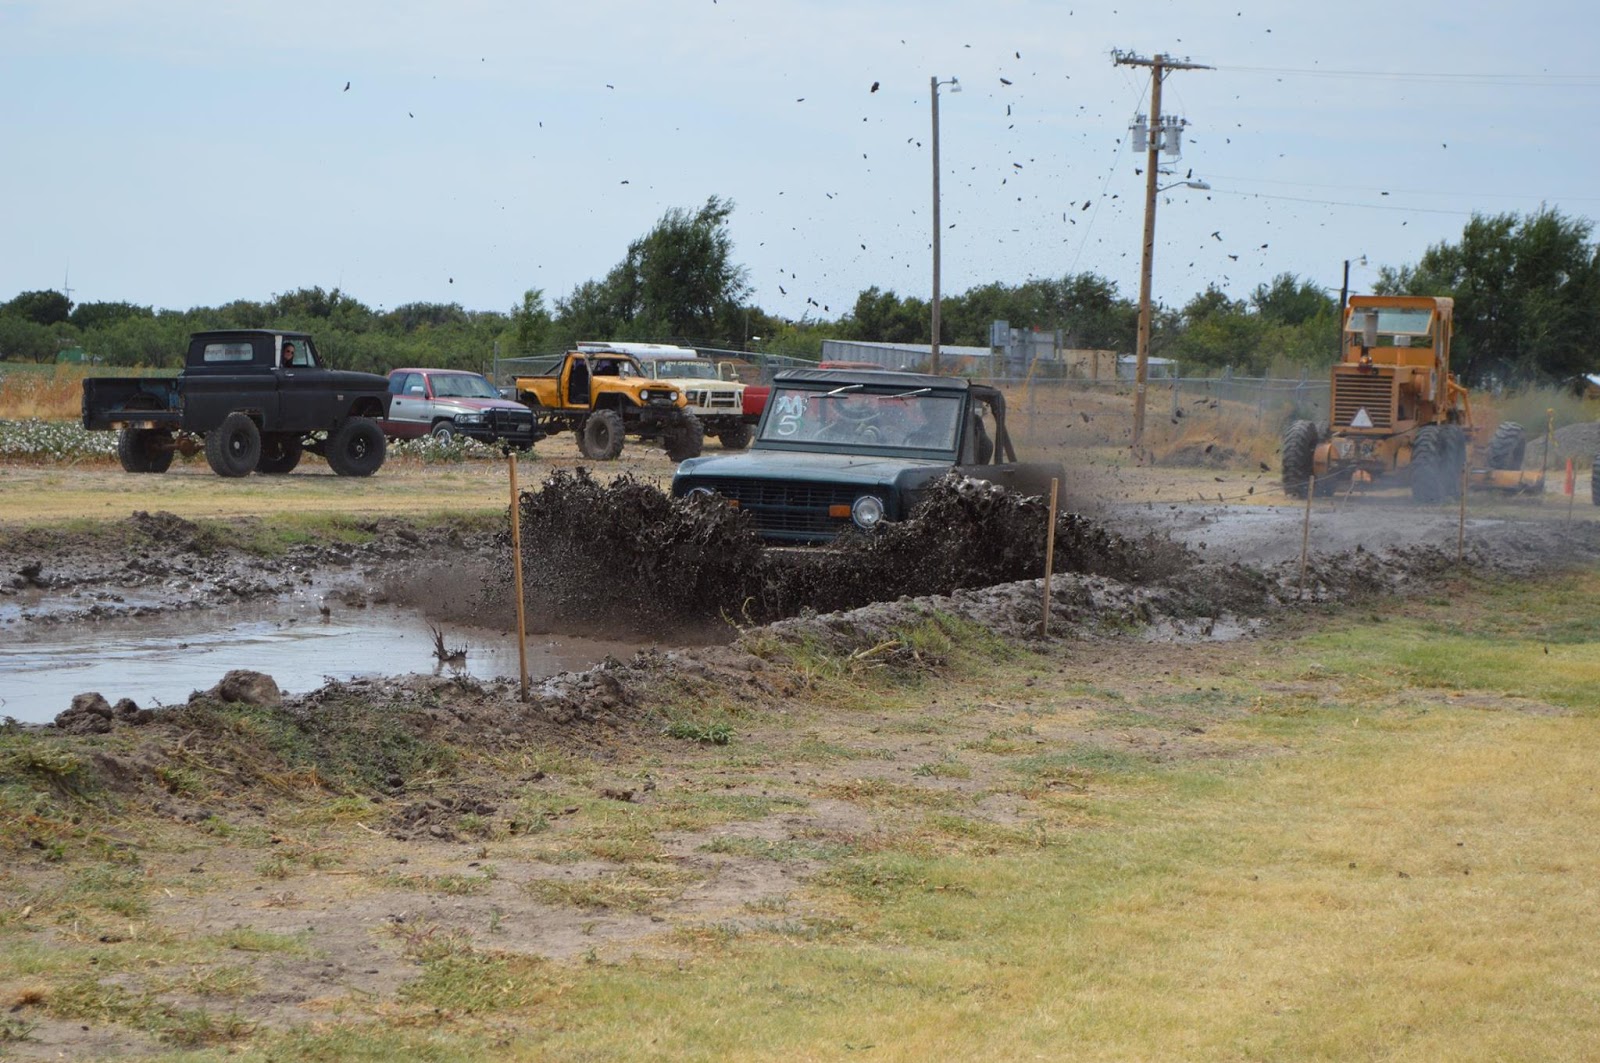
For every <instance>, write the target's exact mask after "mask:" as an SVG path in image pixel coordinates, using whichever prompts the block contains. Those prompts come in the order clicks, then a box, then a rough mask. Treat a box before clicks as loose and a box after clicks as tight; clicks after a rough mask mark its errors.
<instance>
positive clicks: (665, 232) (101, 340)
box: [0, 196, 1600, 385]
mask: <svg viewBox="0 0 1600 1063" xmlns="http://www.w3.org/2000/svg"><path fill="white" fill-rule="evenodd" d="M733 209H734V204H733V202H732V201H731V200H726V199H722V198H719V197H716V196H713V197H711V198H709V199H707V200H706V202H705V203H704V204H702V205H701V206H700V207H698V208H696V209H693V210H684V209H673V210H669V211H668V212H667V213H666V214H665V215H663V216H662V218H661V219H660V221H658V222H657V223H656V225H655V226H654V227H653V228H652V229H651V230H650V231H649V232H648V233H646V234H644V235H643V236H641V237H639V238H638V239H637V240H634V241H633V242H632V243H630V244H629V245H628V248H627V251H626V254H625V255H624V256H623V258H622V260H621V261H620V262H618V263H617V265H616V266H614V267H613V268H612V269H611V270H610V271H609V272H608V273H607V274H606V275H605V276H604V277H601V278H597V279H594V280H589V281H585V282H583V283H581V284H579V285H577V286H576V287H575V288H574V289H573V290H572V292H571V293H569V294H568V295H567V296H566V297H564V298H558V299H556V300H555V302H554V304H553V305H547V304H546V301H545V293H544V292H543V291H541V290H539V289H536V288H534V289H529V290H528V291H526V292H525V293H524V294H523V297H522V300H521V301H520V302H519V303H518V304H517V305H516V306H513V307H511V308H509V309H508V310H506V311H503V312H502V311H485V310H467V309H464V308H463V307H462V306H461V305H460V304H459V303H427V302H418V303H407V304H406V305H404V306H399V307H395V308H394V309H392V310H381V309H380V310H374V309H373V308H371V307H369V306H367V305H366V304H364V303H362V302H361V301H360V300H359V299H356V298H355V297H353V296H351V295H349V294H348V293H345V292H342V291H340V290H339V289H337V288H335V289H333V290H332V291H324V290H323V289H322V288H320V287H313V288H302V289H300V290H297V291H293V292H288V293H285V294H282V295H275V296H273V297H272V298H271V299H269V300H266V301H260V302H258V301H252V300H243V299H241V300H236V301H234V302H231V303H227V304H225V305H222V306H217V307H196V308H193V309H190V310H157V309H154V308H152V307H148V306H139V305H135V304H132V303H127V302H93V303H78V304H74V303H72V302H71V301H70V300H69V299H68V298H67V296H66V295H65V294H63V293H61V292H57V291H50V290H45V291H30V292H23V293H21V294H19V295H17V296H16V297H15V298H13V299H11V300H10V301H9V302H5V303H0V360H11V361H33V362H46V361H54V360H55V359H56V358H57V355H58V353H59V352H60V351H61V350H63V349H65V348H67V347H73V346H77V347H82V348H83V349H84V350H86V351H87V352H88V353H89V354H90V355H91V356H92V357H93V358H94V359H95V360H96V361H98V362H100V363H102V364H107V365H128V366H135V365H143V366H153V367H172V366H176V365H178V364H180V363H181V361H182V358H183V352H184V350H185V349H186V340H187V337H188V334H189V333H190V332H195V331H201V330H205V329H220V328H284V329H293V330H303V331H306V332H310V333H312V334H313V335H315V336H316V338H317V343H318V346H319V347H320V348H321V349H322V350H323V352H324V353H325V354H326V355H327V356H328V357H329V358H330V359H331V360H332V361H333V362H334V363H335V364H337V365H339V366H341V367H344V368H350V369H364V370H369V371H373V372H385V371H387V370H389V369H391V368H394V367H395V366H399V365H432V366H440V367H445V368H471V369H483V368H485V367H487V365H488V363H489V361H490V358H491V356H492V354H493V353H494V352H495V351H498V352H499V353H500V354H501V355H502V356H503V357H510V356H515V355H525V354H538V353H547V352H553V351H559V350H563V349H565V348H567V347H568V346H570V345H572V344H573V343H575V342H577V341H578V340H586V339H616V340H661V341H671V342H679V343H685V344H688V345H692V346H698V347H716V348H721V349H742V348H749V347H752V346H754V347H758V348H759V349H760V350H763V351H766V352H769V353H778V354H788V355H794V356H799V357H809V358H815V357H817V355H818V353H819V352H820V350H821V346H822V341H823V340H824V339H829V338H835V339H854V340H870V341H879V342H890V343H927V342H928V341H929V339H930V338H931V337H930V331H929V325H930V318H931V315H930V313H929V307H928V303H927V301H926V300H923V299H919V298H916V297H914V296H900V295H898V294H896V293H895V292H894V291H893V290H892V289H890V290H885V289H880V288H878V287H877V286H873V287H870V288H868V289H866V290H865V291H863V292H861V293H860V294H859V295H858V296H857V297H856V300H855V304H854V305H853V306H852V307H851V308H850V309H849V310H848V311H847V312H845V313H843V314H841V315H840V316H839V317H837V318H833V319H829V318H824V317H815V318H814V317H810V316H807V317H805V318H803V319H800V320H792V319H786V318H783V317H780V316H778V315H775V314H771V313H768V312H767V311H765V310H763V309H762V308H760V307H759V306H756V305H754V303H753V301H752V298H751V296H752V289H751V287H750V284H749V278H748V272H747V271H746V269H745V268H744V267H743V266H741V265H739V264H737V263H736V262H735V260H734V250H733V244H732V240H731V238H730V236H729V232H728V222H729V218H730V216H731V215H732V212H733ZM1592 228H1593V227H1592V223H1591V222H1589V221H1588V220H1586V219H1579V218H1571V217H1567V216H1565V215H1563V214H1561V213H1560V212H1559V211H1557V210H1554V209H1548V208H1544V209H1540V210H1539V211H1537V212H1535V213H1533V214H1529V215H1525V216H1519V215H1515V214H1503V215H1495V216H1489V215H1474V216H1473V218H1472V220H1471V221H1470V222H1469V223H1468V224H1467V226H1466V227H1465V229H1464V231H1463V233H1462V237H1461V239H1460V241H1458V242H1451V241H1444V242H1441V243H1439V244H1437V245H1435V246H1433V247H1430V248H1429V249H1428V250H1427V252H1426V253H1425V254H1424V255H1423V256H1422V259H1421V260H1420V261H1419V262H1417V263H1416V264H1414V265H1408V266H1401V267H1385V268H1383V269H1382V270H1381V271H1380V274H1379V281H1378V284H1377V285H1376V291H1378V292H1379V293H1383V294H1414V295H1447V296H1451V297H1453V298H1454V299H1455V321H1456V326H1455V328H1456V333H1455V342H1454V359H1453V361H1454V368H1455V369H1456V371H1457V372H1458V373H1459V374H1460V375H1462V376H1463V377H1464V379H1465V380H1466V382H1467V383H1468V384H1476V385H1485V384H1514V383H1520V382H1543V383H1550V382H1560V381H1566V380H1570V379H1571V378H1572V377H1573V376H1575V375H1576V374H1579V373H1585V372H1596V371H1600V327H1597V326H1600V248H1597V247H1596V244H1595V243H1594V241H1593V240H1592V236H1593V232H1592ZM996 320H1005V321H1008V322H1009V323H1010V324H1011V325H1012V326H1013V327H1017V328H1035V329H1040V330H1044V331H1051V332H1057V331H1058V332H1060V333H1062V334H1063V338H1064V341H1065V343H1066V345H1067V346H1070V347H1084V348H1098V349H1102V350H1115V351H1119V352H1129V351H1132V350H1133V348H1134V343H1135V333H1136V329H1137V325H1138V306H1137V304H1136V302H1135V300H1134V299H1133V298H1132V297H1130V296H1126V295H1124V294H1123V293H1122V292H1120V291H1119V290H1118V287H1117V285H1116V283H1115V282H1113V281H1110V280H1108V279H1106V278H1104V277H1101V276H1099V275H1097V274H1094V273H1079V274H1075V275H1068V276H1065V277H1062V278H1059V279H1054V278H1047V279H1035V280H1029V281H1025V282H1023V283H1021V284H1003V283H998V282H996V283H991V284H985V285H980V286H978V287H975V288H972V289H970V290H968V291H966V292H963V293H960V294H953V295H950V296H947V297H945V298H944V299H943V300H942V301H941V304H940V342H941V343H942V344H948V345H970V346H980V347H986V346H988V342H989V327H990V323H991V322H993V321H996ZM1339 329H1340V308H1339V305H1338V299H1337V298H1336V297H1335V296H1334V294H1332V293H1331V292H1329V291H1328V290H1326V289H1324V288H1322V287H1320V286H1318V285H1316V284H1314V283H1312V282H1311V281H1309V280H1306V279H1304V278H1301V277H1297V276H1295V275H1294V274H1292V273H1283V274H1280V275H1279V276H1277V277H1275V278H1274V279H1273V280H1272V281H1271V282H1270V283H1267V284H1262V285H1260V286H1258V287H1257V288H1256V289H1255V291H1254V292H1253V293H1251V294H1250V295H1249V297H1248V298H1245V299H1235V298H1233V297H1231V296H1229V295H1228V294H1227V293H1226V292H1225V291H1223V290H1222V289H1221V288H1219V287H1217V286H1215V285H1212V286H1208V287H1207V288H1206V290H1205V291H1203V292H1200V293H1198V294H1196V295H1195V296H1194V297H1193V298H1191V299H1190V300H1189V301H1188V302H1187V303H1185V304H1183V306H1181V307H1168V306H1158V307H1156V308H1155V310H1154V313H1153V320H1152V339H1151V351H1152V353H1153V354H1155V355H1158V356H1163V357H1170V358H1175V359H1177V360H1178V361H1179V362H1180V363H1181V364H1182V366H1183V369H1184V372H1185V373H1190V374H1204V373H1214V372H1219V371H1221V370H1224V369H1226V368H1232V369H1233V370H1234V371H1235V372H1238V373H1242V374H1247V375H1260V374H1263V373H1266V372H1268V371H1269V370H1270V371H1275V372H1278V373H1285V372H1295V371H1296V370H1300V371H1309V370H1316V371H1321V370H1323V369H1325V368H1326V367H1327V366H1328V365H1329V364H1331V363H1332V362H1333V361H1334V360H1336V359H1337V357H1338V354H1339ZM755 337H759V338H760V341H759V344H755V343H753V339H754V338H755Z"/></svg>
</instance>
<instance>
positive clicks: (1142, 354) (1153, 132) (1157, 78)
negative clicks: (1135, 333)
mask: <svg viewBox="0 0 1600 1063" xmlns="http://www.w3.org/2000/svg"><path fill="white" fill-rule="evenodd" d="M1111 57H1112V59H1113V61H1114V62H1115V64H1116V65H1117V66H1147V67H1149V68H1150V125H1149V127H1148V136H1147V141H1148V143H1147V149H1148V150H1147V152H1146V156H1145V167H1144V259H1143V261H1142V262H1141V263H1140V266H1139V346H1138V350H1137V354H1136V357H1135V364H1134V371H1133V445H1134V448H1135V449H1138V448H1139V447H1142V446H1143V445H1144V393H1145V386H1146V381H1147V380H1149V377H1150V274H1151V269H1152V266H1153V261H1154V259H1155V251H1156V191H1157V185H1158V182H1157V179H1156V178H1157V176H1158V171H1159V169H1160V162H1161V149H1162V146H1163V144H1164V143H1165V140H1166V134H1167V130H1166V129H1165V128H1164V127H1163V126H1162V124H1161V82H1162V80H1163V79H1164V78H1165V77H1166V74H1167V71H1169V70H1210V69H1211V67H1209V66H1204V65H1202V64H1200V63H1191V62H1189V60H1187V59H1173V58H1172V57H1171V56H1167V55H1160V54H1158V55H1156V56H1155V57H1154V58H1153V59H1146V58H1145V57H1144V56H1141V55H1134V54H1132V53H1131V52H1120V51H1118V52H1112V53H1111ZM1174 153H1175V152H1174Z"/></svg>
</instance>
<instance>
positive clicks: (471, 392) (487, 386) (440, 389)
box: [433, 373, 500, 399]
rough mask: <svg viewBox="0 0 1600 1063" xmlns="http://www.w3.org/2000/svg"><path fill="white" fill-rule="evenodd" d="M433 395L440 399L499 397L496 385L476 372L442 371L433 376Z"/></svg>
mask: <svg viewBox="0 0 1600 1063" xmlns="http://www.w3.org/2000/svg"><path fill="white" fill-rule="evenodd" d="M433 395H434V397H435V398H439V399H498V398H499V397H500V393H499V392H498V391H496V390H495V389H494V385H493V384H491V383H489V382H488V381H487V380H485V379H484V378H483V377H481V376H479V375H478V374H476V373H441V374H439V375H438V376H435V377H434V378H433Z"/></svg>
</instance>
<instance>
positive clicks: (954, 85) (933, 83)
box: [928, 75, 961, 376]
mask: <svg viewBox="0 0 1600 1063" xmlns="http://www.w3.org/2000/svg"><path fill="white" fill-rule="evenodd" d="M940 85H949V86H950V91H951V92H960V91H961V80H960V79H959V78H950V79H949V80H948V81H940V80H939V78H938V76H937V75H936V76H934V77H930V78H929V79H928V88H929V90H930V93H931V96H930V98H931V99H932V100H933V347H932V354H933V357H932V360H931V364H932V367H933V374H934V375H935V376H937V375H938V374H939V86H940Z"/></svg>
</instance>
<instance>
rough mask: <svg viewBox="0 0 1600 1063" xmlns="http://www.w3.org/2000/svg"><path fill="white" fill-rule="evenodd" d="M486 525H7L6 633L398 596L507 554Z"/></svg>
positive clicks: (1, 546)
mask: <svg viewBox="0 0 1600 1063" xmlns="http://www.w3.org/2000/svg"><path fill="white" fill-rule="evenodd" d="M495 548H496V546H495V536H494V534H493V532H492V531H489V530H486V529H484V528H483V527H482V521H477V520H474V521H442V522H432V523H419V522H412V521H407V520H402V519H396V518H379V519H372V520H351V521H344V522H337V523H335V524H331V525H330V527H329V528H328V529H326V530H325V531H324V532H322V533H320V535H319V534H318V533H313V532H308V531H294V532H288V533H285V532H281V531H278V530H275V529H274V528H273V527H271V526H269V524H268V523H267V522H265V521H263V520H261V519H259V518H237V519H229V520H227V521H220V520H206V521H191V520H185V519H183V518H181V517H177V516H174V515H173V514H171V513H146V512H142V511H140V512H135V513H134V514H133V515H132V516H130V517H128V518H126V519H124V520H120V521H112V522H106V523H104V524H100V525H97V526H94V527H92V528H69V529H62V528H56V527H40V528H22V529H11V530H3V531H0V628H3V627H4V626H5V625H8V624H19V623H22V624H68V623H76V622H79V621H93V620H103V619H112V618H118V617H143V616H151V615H154V614H158V613H164V612H172V611H183V610H194V609H210V608H216V607H219V606H230V605H238V604H240V603H248V602H257V601H262V600H265V599H271V598H282V597H291V596H297V595H303V594H305V593H306V592H307V589H308V588H310V589H313V590H315V591H316V592H317V593H318V594H319V595H323V594H327V595H337V596H338V597H339V598H340V599H342V600H347V601H349V602H350V603H354V602H356V601H358V600H359V601H360V602H362V603H365V602H368V601H371V602H375V603H378V604H382V603H383V602H385V601H388V600H390V594H391V591H394V590H401V591H403V589H404V587H405V585H406V578H405V577H406V574H407V573H408V572H411V571H417V570H419V569H422V568H427V569H430V570H431V569H433V568H435V567H436V566H437V565H438V564H440V563H446V564H450V565H456V566H460V565H467V564H470V563H472V562H473V561H474V560H476V559H478V558H480V557H482V556H484V555H485V553H486V552H488V551H491V550H493V549H495Z"/></svg>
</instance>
